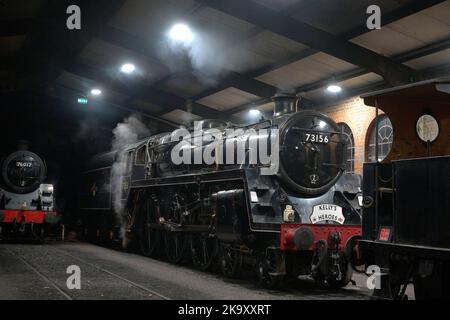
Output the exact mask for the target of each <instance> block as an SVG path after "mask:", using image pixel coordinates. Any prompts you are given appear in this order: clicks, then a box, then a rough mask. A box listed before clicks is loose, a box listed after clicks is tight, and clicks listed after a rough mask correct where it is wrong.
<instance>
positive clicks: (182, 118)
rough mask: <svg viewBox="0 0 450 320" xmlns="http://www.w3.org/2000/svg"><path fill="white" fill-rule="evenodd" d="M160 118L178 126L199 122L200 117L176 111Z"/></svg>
mask: <svg viewBox="0 0 450 320" xmlns="http://www.w3.org/2000/svg"><path fill="white" fill-rule="evenodd" d="M161 118H163V119H166V120H169V121H172V122H175V123H180V124H189V123H190V122H192V121H196V120H200V119H201V117H199V116H197V115H195V114H192V113H189V112H186V111H183V110H180V109H176V110H173V111H171V112H168V113H166V114H164V115H162V116H161Z"/></svg>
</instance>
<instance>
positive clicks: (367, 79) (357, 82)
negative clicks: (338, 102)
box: [302, 73, 383, 101]
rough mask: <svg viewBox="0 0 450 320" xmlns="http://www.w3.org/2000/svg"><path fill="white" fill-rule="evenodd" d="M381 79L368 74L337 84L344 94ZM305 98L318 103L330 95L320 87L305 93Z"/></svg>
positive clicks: (373, 74) (325, 89)
mask: <svg viewBox="0 0 450 320" xmlns="http://www.w3.org/2000/svg"><path fill="white" fill-rule="evenodd" d="M382 80H383V78H382V77H380V76H379V75H377V74H375V73H368V74H365V75H362V76H359V77H356V78H353V79H349V80H346V81H341V82H339V83H338V84H339V86H341V87H342V90H343V91H342V94H345V91H347V90H351V89H354V88H357V87H363V86H366V85H369V84H372V83H376V82H379V81H382ZM302 95H303V96H304V97H305V98H307V99H310V100H312V101H320V100H323V99H325V98H328V97H330V95H331V94H330V93H329V92H328V91H327V88H326V87H322V88H319V89H316V90H313V91H309V92H306V93H304V94H302ZM336 97H339V94H338V95H336Z"/></svg>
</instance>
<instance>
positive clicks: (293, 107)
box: [272, 93, 298, 116]
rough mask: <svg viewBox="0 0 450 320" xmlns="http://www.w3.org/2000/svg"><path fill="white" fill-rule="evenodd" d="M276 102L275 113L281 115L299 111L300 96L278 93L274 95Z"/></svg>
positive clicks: (273, 98) (273, 99)
mask: <svg viewBox="0 0 450 320" xmlns="http://www.w3.org/2000/svg"><path fill="white" fill-rule="evenodd" d="M272 101H273V102H274V108H273V114H274V115H275V116H279V115H282V114H287V113H294V112H297V111H298V110H297V102H298V97H297V96H295V95H294V94H290V93H277V94H276V95H275V96H273V97H272Z"/></svg>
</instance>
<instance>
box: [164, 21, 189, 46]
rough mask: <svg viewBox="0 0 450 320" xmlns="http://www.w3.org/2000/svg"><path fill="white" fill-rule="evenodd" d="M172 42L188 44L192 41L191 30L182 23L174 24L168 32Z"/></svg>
mask: <svg viewBox="0 0 450 320" xmlns="http://www.w3.org/2000/svg"><path fill="white" fill-rule="evenodd" d="M169 37H170V38H171V39H172V40H175V41H180V42H184V43H189V42H191V41H192V39H194V35H193V34H192V31H191V29H190V28H189V27H188V26H187V25H185V24H182V23H178V24H175V25H174V26H173V27H172V28H171V29H170V31H169Z"/></svg>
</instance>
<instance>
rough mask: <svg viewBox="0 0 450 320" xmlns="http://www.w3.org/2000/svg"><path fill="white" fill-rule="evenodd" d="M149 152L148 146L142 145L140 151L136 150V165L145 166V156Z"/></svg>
mask: <svg viewBox="0 0 450 320" xmlns="http://www.w3.org/2000/svg"><path fill="white" fill-rule="evenodd" d="M146 153H147V146H145V145H144V146H142V147H141V148H140V149H138V151H137V152H136V163H135V164H136V165H137V166H143V165H145V156H146Z"/></svg>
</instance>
